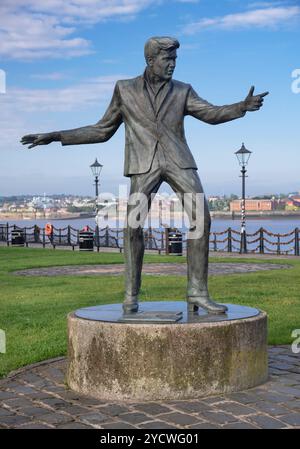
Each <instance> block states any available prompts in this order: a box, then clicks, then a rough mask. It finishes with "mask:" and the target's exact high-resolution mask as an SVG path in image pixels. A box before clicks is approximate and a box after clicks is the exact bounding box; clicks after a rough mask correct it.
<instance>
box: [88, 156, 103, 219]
mask: <svg viewBox="0 0 300 449" xmlns="http://www.w3.org/2000/svg"><path fill="white" fill-rule="evenodd" d="M90 167H91V170H92V173H93V175H94V177H95V187H96V198H95V203H96V204H95V214H96V216H97V214H98V196H99V189H98V184H99V176H100V173H101V170H102V167H103V165H102V164H99V162H98V161H97V158H96V159H95V162H94V163H93V164H92V165H90Z"/></svg>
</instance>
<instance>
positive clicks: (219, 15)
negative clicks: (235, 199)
mask: <svg viewBox="0 0 300 449" xmlns="http://www.w3.org/2000/svg"><path fill="white" fill-rule="evenodd" d="M299 24H300V2H299V1H294V0H291V1H275V0H274V1H262V2H254V1H252V2H251V1H249V2H247V1H241V0H217V1H214V2H212V1H209V0H199V1H197V0H168V1H167V0H73V1H68V0H47V1H46V2H40V1H39V0H1V4H0V69H1V70H4V71H5V72H6V93H5V94H1V93H0V132H1V142H0V154H1V156H0V161H1V163H0V195H12V194H27V193H28V194H30V193H32V194H42V193H43V192H46V193H48V194H51V193H62V192H65V193H74V194H83V195H85V194H90V195H92V194H93V185H92V178H91V174H90V169H89V165H90V164H91V163H92V162H93V161H94V159H95V157H97V158H98V160H99V161H100V162H101V163H102V164H103V165H104V167H103V172H102V175H101V190H102V191H106V192H113V193H117V192H118V186H119V184H124V183H125V184H126V183H127V180H126V178H124V177H123V175H122V173H123V151H124V129H123V126H122V127H121V129H120V130H119V131H118V132H117V134H115V136H114V137H113V138H112V139H111V140H110V141H109V142H107V143H104V144H96V145H82V146H78V147H74V146H72V147H61V145H60V144H57V143H55V144H51V145H49V146H47V147H38V149H34V150H27V149H26V147H22V146H21V145H20V144H19V140H20V137H21V136H22V135H24V134H28V133H32V132H46V131H53V130H60V129H68V128H75V127H78V126H83V125H87V124H93V123H95V122H96V121H98V120H99V118H100V117H101V116H102V114H103V113H104V111H105V109H106V106H107V105H108V102H109V100H110V97H111V94H112V91H113V87H114V83H115V81H116V80H118V79H122V78H130V77H135V76H137V75H139V74H141V73H142V71H143V70H144V66H145V62H144V57H143V46H144V42H145V40H146V39H147V38H149V37H150V36H153V35H171V36H175V37H177V38H178V39H179V41H180V43H181V47H180V49H179V50H178V60H177V68H176V71H175V73H174V78H175V79H178V80H181V81H184V82H188V83H191V84H192V86H193V87H194V89H195V90H196V91H197V92H198V94H199V95H200V96H201V97H203V98H205V99H207V100H208V101H210V102H212V103H214V104H228V103H234V102H236V101H240V100H242V99H244V97H245V96H246V95H247V93H248V91H249V88H250V86H251V85H252V84H254V85H255V87H256V90H255V92H257V93H259V92H263V91H265V90H269V91H270V95H269V96H267V97H266V99H265V104H264V107H263V108H262V109H261V110H260V111H259V112H254V113H248V114H247V115H246V117H244V118H243V119H240V120H237V121H234V122H230V123H227V124H223V125H218V126H211V125H207V124H204V123H201V122H199V121H197V120H195V119H193V118H190V117H188V118H186V120H185V127H186V136H187V140H188V143H189V146H190V148H191V151H192V152H193V155H194V157H195V160H196V162H197V164H198V169H199V175H200V178H201V180H202V183H203V185H204V188H205V191H206V193H207V194H224V193H225V194H229V193H231V192H234V193H239V191H240V179H239V167H238V164H237V161H236V160H235V157H234V154H233V153H234V151H236V150H237V149H239V148H240V146H241V143H242V142H245V145H246V147H247V148H249V149H250V150H251V151H253V155H252V157H251V159H250V163H249V173H248V174H249V178H248V180H247V192H248V194H251V195H253V194H264V193H270V192H282V191H283V192H289V191H298V190H300V179H299V178H300V177H299V168H298V167H299V148H300V145H299V143H300V139H299V106H300V93H298V94H297V93H296V92H297V91H298V90H300V89H299V88H300V75H299V74H297V72H295V73H296V75H295V76H296V78H295V79H294V80H293V78H292V72H293V71H295V70H296V69H299V68H300V60H299V42H300V40H299V37H300V27H299ZM298 80H299V81H298ZM293 81H294V89H292V83H293ZM293 90H294V92H293ZM0 91H1V86H0ZM164 190H167V189H166V187H165V186H162V188H161V191H164Z"/></svg>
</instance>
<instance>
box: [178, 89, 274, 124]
mask: <svg viewBox="0 0 300 449" xmlns="http://www.w3.org/2000/svg"><path fill="white" fill-rule="evenodd" d="M253 92H254V86H252V87H251V89H250V91H249V93H248V95H247V97H246V98H245V100H243V101H240V102H238V103H234V104H230V105H225V106H214V105H213V104H211V103H209V102H208V101H206V100H204V99H203V98H201V97H199V96H198V95H197V94H196V92H195V91H194V89H193V88H192V87H191V88H190V90H189V92H188V96H187V102H186V110H185V114H186V115H192V116H193V117H195V118H197V119H199V120H202V121H203V122H206V123H210V124H211V125H217V124H218V123H224V122H229V121H230V120H235V119H237V118H240V117H243V116H244V115H245V114H246V112H247V111H258V110H259V109H260V108H261V106H262V105H263V101H264V100H263V97H265V96H266V95H268V92H264V93H262V94H259V95H253Z"/></svg>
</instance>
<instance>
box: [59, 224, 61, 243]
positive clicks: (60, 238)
mask: <svg viewBox="0 0 300 449" xmlns="http://www.w3.org/2000/svg"><path fill="white" fill-rule="evenodd" d="M58 242H59V244H60V245H61V228H59V232H58Z"/></svg>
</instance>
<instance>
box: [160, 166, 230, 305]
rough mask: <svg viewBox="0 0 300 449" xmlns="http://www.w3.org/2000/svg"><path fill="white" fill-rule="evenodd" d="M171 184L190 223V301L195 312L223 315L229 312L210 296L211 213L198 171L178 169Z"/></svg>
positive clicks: (188, 260) (174, 172)
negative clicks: (200, 310) (203, 309)
mask: <svg viewBox="0 0 300 449" xmlns="http://www.w3.org/2000/svg"><path fill="white" fill-rule="evenodd" d="M168 182H169V184H170V185H171V187H172V188H173V190H174V191H175V192H176V193H178V194H179V195H180V197H181V199H182V201H183V205H184V208H185V211H186V213H187V215H188V218H189V222H190V231H189V234H188V239H187V264H188V285H187V300H188V303H189V306H190V307H191V310H194V308H195V309H196V310H197V309H198V307H203V308H205V309H206V310H208V311H209V312H210V313H223V312H226V310H227V308H226V307H225V306H223V305H219V304H216V303H215V302H214V301H212V300H211V299H210V296H209V293H208V285H207V283H208V253H209V233H210V226H211V219H210V213H209V209H208V204H207V201H206V199H205V197H204V194H203V188H202V185H201V182H200V179H199V176H198V173H197V171H196V170H193V169H186V170H178V169H175V170H173V171H172V172H170V173H168Z"/></svg>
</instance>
